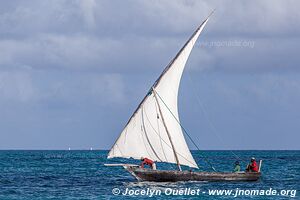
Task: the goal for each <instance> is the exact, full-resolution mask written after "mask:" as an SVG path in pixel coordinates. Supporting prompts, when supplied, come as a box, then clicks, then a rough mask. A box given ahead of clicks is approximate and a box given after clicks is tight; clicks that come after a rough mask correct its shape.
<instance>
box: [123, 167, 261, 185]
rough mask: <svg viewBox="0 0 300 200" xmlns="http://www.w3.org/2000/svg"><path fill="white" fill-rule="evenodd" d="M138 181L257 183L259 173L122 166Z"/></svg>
mask: <svg viewBox="0 0 300 200" xmlns="http://www.w3.org/2000/svg"><path fill="white" fill-rule="evenodd" d="M124 168H125V169H126V170H127V171H129V172H130V173H131V174H132V175H133V176H134V177H135V178H136V179H138V180H139V181H154V182H176V181H257V180H259V178H260V176H261V173H260V172H239V173H232V172H190V171H174V170H151V169H142V168H138V167H132V166H124Z"/></svg>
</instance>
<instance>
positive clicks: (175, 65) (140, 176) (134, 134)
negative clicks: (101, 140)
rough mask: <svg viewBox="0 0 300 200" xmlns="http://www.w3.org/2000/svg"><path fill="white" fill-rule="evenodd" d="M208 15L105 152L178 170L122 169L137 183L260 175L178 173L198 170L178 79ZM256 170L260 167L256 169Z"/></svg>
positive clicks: (254, 176) (257, 175)
mask: <svg viewBox="0 0 300 200" xmlns="http://www.w3.org/2000/svg"><path fill="white" fill-rule="evenodd" d="M210 16H211V15H209V16H208V17H207V19H206V20H204V21H203V22H202V23H201V24H200V26H199V27H197V29H196V30H195V32H194V33H193V34H192V36H191V37H190V38H189V39H188V41H187V42H186V43H185V44H184V46H183V47H182V48H181V49H180V51H179V52H178V53H177V55H176V56H175V57H174V58H173V59H172V60H171V62H170V63H169V64H168V65H167V67H166V68H165V69H164V70H163V72H162V73H161V75H160V76H159V77H158V79H157V80H156V81H155V82H154V84H153V85H152V87H151V88H150V90H149V91H148V92H147V94H146V96H145V97H144V98H143V100H142V101H141V103H140V104H139V105H138V107H137V108H136V110H135V111H134V113H133V114H132V116H131V117H130V118H129V120H128V122H127V124H126V126H125V127H124V129H123V131H122V132H121V134H120V136H119V138H118V139H117V140H116V142H115V143H114V145H113V146H112V148H111V150H110V151H109V153H108V158H116V157H119V158H133V159H137V160H140V159H141V157H146V158H149V159H151V160H153V161H155V162H166V163H173V164H176V165H177V167H178V170H159V169H157V170H153V169H148V168H141V167H139V166H138V165H132V164H105V165H106V166H123V167H124V168H125V169H126V170H127V171H128V172H130V173H131V174H132V175H133V176H134V177H135V178H136V179H137V180H139V181H156V182H174V181H256V180H258V179H259V178H260V176H261V172H260V170H259V172H239V173H232V172H215V171H214V172H202V171H192V170H186V171H185V170H182V168H181V165H183V166H188V167H190V168H195V169H198V165H197V163H196V162H195V160H194V158H193V156H192V154H191V152H190V150H189V148H188V145H187V143H186V141H185V138H184V135H183V130H182V128H183V127H182V126H181V124H180V120H179V116H178V107H177V101H178V100H177V98H178V89H179V85H180V79H181V76H182V73H183V71H184V67H185V64H186V62H187V60H188V57H189V55H190V53H191V51H192V49H193V47H194V45H195V43H196V41H197V38H198V37H199V35H200V33H201V32H202V30H203V28H204V27H205V25H206V24H207V22H208V20H209V18H210ZM259 168H260V166H259Z"/></svg>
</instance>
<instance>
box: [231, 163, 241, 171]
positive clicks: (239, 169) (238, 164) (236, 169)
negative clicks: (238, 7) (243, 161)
mask: <svg viewBox="0 0 300 200" xmlns="http://www.w3.org/2000/svg"><path fill="white" fill-rule="evenodd" d="M240 171H241V166H240V162H239V161H236V162H235V167H234V169H233V172H240Z"/></svg>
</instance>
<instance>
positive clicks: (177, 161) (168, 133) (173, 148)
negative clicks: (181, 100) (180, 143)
mask: <svg viewBox="0 0 300 200" xmlns="http://www.w3.org/2000/svg"><path fill="white" fill-rule="evenodd" d="M152 91H153V93H154V97H155V100H156V102H157V106H158V110H159V113H160V116H161V120H162V122H163V125H164V127H165V129H166V132H167V135H168V138H169V140H170V143H171V145H172V150H173V153H174V156H175V159H176V163H177V166H178V169H179V171H182V170H181V167H180V163H179V159H178V156H177V153H176V150H175V146H174V144H173V142H172V138H171V135H170V132H169V130H168V128H167V125H166V122H165V120H164V117H163V114H162V111H161V109H160V105H159V102H158V99H157V96H156V91H155V89H154V87H152Z"/></svg>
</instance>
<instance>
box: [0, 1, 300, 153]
mask: <svg viewBox="0 0 300 200" xmlns="http://www.w3.org/2000/svg"><path fill="white" fill-rule="evenodd" d="M299 7H300V2H299V1H296V0H295V1H290V0H270V1H267V0H253V1H231V0H224V1H216V0H207V1H196V0H185V1H181V0H179V1H166V0H163V1H158V0H157V1H156V0H151V1H146V0H144V1H125V0H124V1H123V0H122V1H121V0H119V1H118V0H116V1H105V0H103V1H102V0H100V1H95V0H82V1H80V0H73V1H70V0H68V1H67V0H53V1H40V0H27V1H16V0H10V1H1V7H0V138H1V139H0V149H68V148H71V149H89V148H91V147H92V148H93V149H109V148H110V147H111V146H112V144H113V143H114V141H115V140H116V138H117V137H118V135H119V134H120V132H121V131H122V129H123V127H124V125H125V124H126V122H127V120H128V119H129V117H130V116H131V114H132V112H133V111H134V110H135V108H136V106H137V105H138V104H139V102H140V101H141V100H142V98H143V97H144V95H145V94H146V92H147V91H148V90H149V88H150V87H151V85H152V83H153V82H154V81H155V80H156V78H157V77H158V76H159V74H160V73H161V72H162V70H163V69H164V67H165V66H166V65H167V64H168V63H169V61H170V60H171V59H172V58H173V57H174V56H175V55H176V53H177V52H178V51H179V49H180V48H181V46H182V45H183V44H184V43H185V41H186V40H187V39H188V38H189V37H190V35H191V34H192V32H193V31H194V30H195V28H196V27H197V26H198V25H199V24H200V23H201V22H202V21H203V20H204V19H205V18H206V16H208V14H209V13H210V12H211V11H212V10H213V9H216V11H215V13H214V15H213V16H212V17H211V19H210V21H209V22H208V24H207V26H206V27H205V29H204V31H203V32H202V34H201V35H200V38H199V39H198V41H197V43H196V45H195V47H194V49H193V51H192V53H191V56H190V58H189V60H188V62H187V65H186V69H185V72H184V74H183V77H182V80H181V86H180V91H179V105H178V106H179V114H180V120H181V123H182V125H183V126H184V127H185V128H186V129H187V130H188V132H189V134H190V135H191V136H192V138H193V139H194V141H195V142H196V143H197V144H198V146H199V147H200V148H201V149H203V150H211V149H233V150H240V149H241V150H243V149H246V150H247V149H254V150H255V149H257V150H260V149H262V150H264V149H282V150H286V149H296V150H299V149H300V143H299V141H300V104H299V102H300V70H299V69H300V66H299V64H300V56H299V52H300V45H299V44H300V13H299V10H298V8H299ZM188 143H189V144H191V143H190V142H188ZM190 147H191V149H194V147H193V146H192V145H190Z"/></svg>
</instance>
